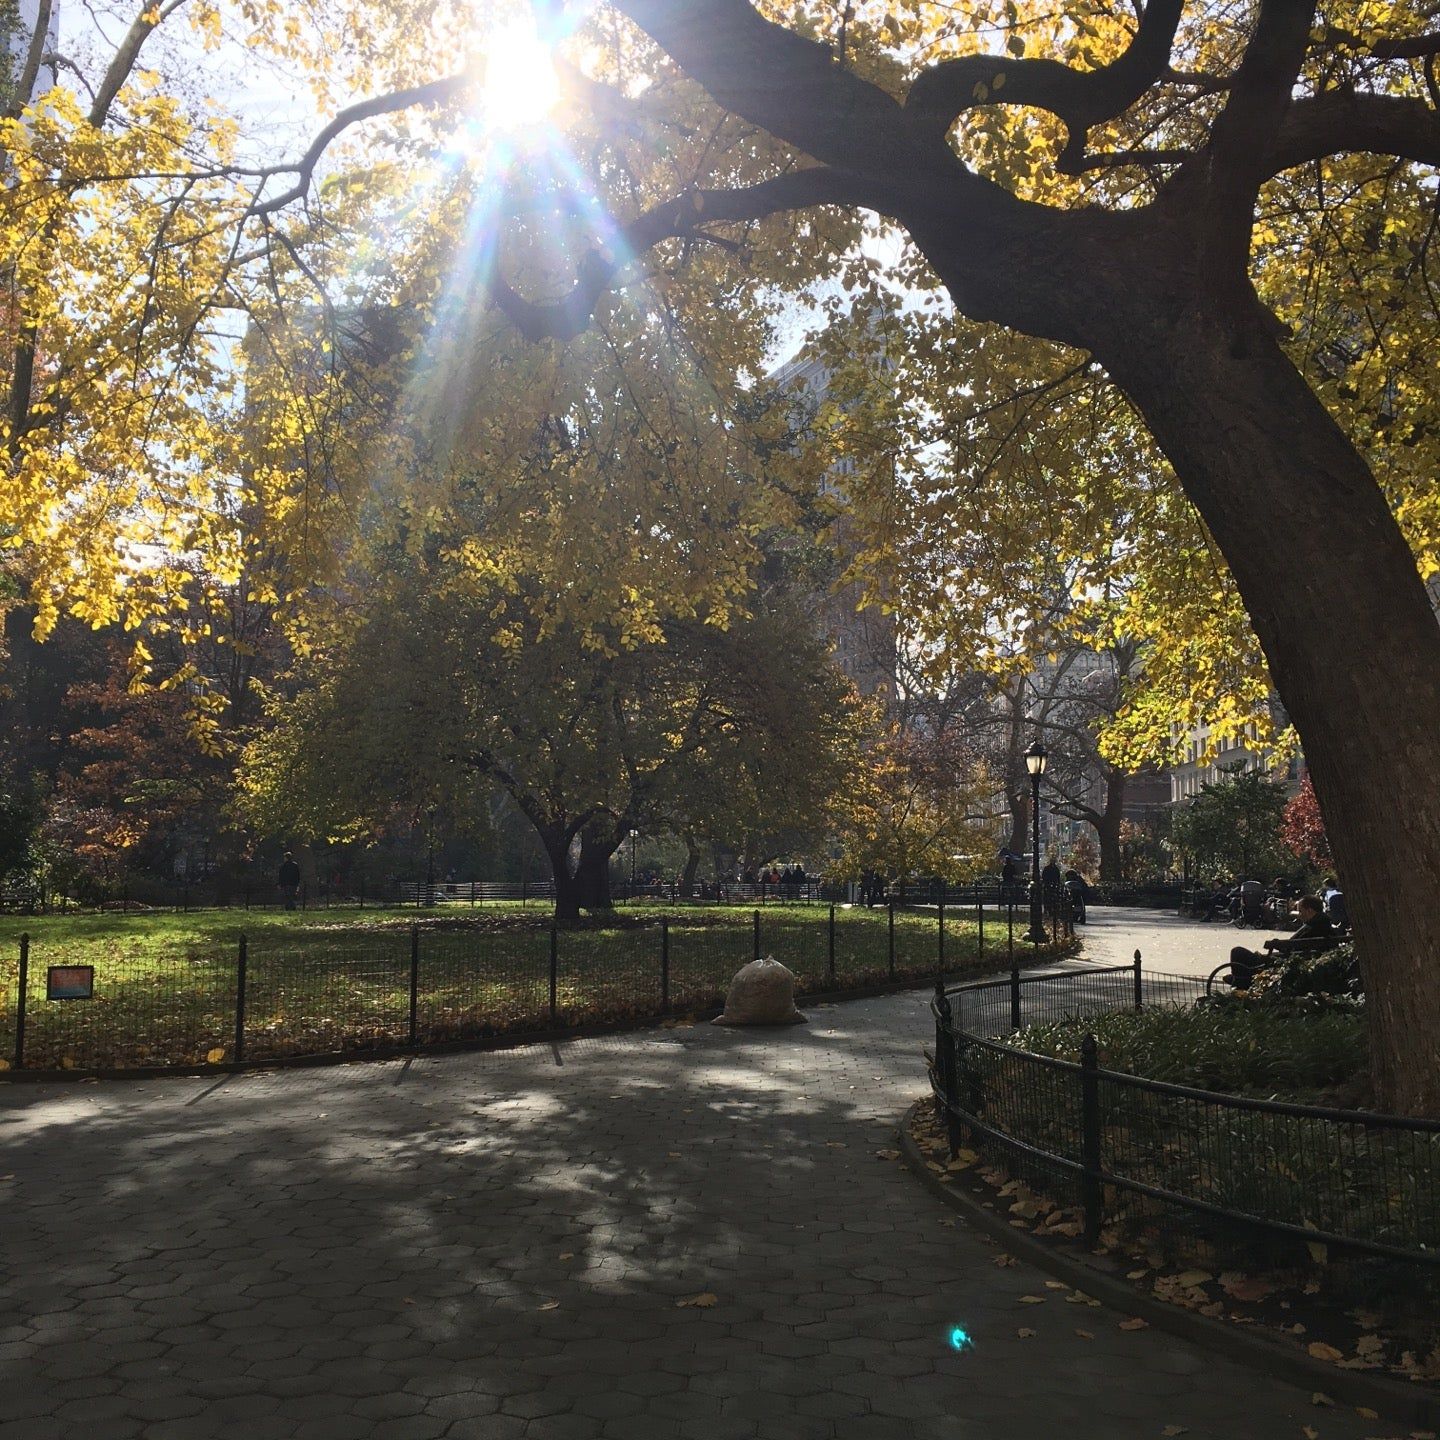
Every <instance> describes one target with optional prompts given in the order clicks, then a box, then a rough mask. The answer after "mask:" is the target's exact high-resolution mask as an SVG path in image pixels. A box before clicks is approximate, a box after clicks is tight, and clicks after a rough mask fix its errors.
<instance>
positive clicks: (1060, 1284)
mask: <svg viewBox="0 0 1440 1440" xmlns="http://www.w3.org/2000/svg"><path fill="white" fill-rule="evenodd" d="M1045 1288H1046V1289H1047V1290H1068V1289H1069V1288H1070V1287H1069V1286H1068V1285H1067V1284H1066V1283H1065V1282H1064V1281H1063V1280H1047V1281H1046V1282H1045Z"/></svg>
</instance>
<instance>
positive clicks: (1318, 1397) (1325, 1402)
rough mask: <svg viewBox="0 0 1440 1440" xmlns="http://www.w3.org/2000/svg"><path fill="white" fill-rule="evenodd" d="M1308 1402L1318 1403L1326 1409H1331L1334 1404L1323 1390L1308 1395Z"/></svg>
mask: <svg viewBox="0 0 1440 1440" xmlns="http://www.w3.org/2000/svg"><path fill="white" fill-rule="evenodd" d="M1310 1403H1311V1404H1312V1405H1319V1406H1321V1407H1322V1408H1323V1409H1326V1410H1329V1409H1332V1408H1333V1407H1334V1405H1335V1402H1334V1401H1333V1400H1332V1399H1331V1398H1330V1397H1329V1396H1328V1395H1327V1394H1326V1393H1325V1392H1324V1391H1323V1390H1317V1391H1316V1392H1315V1393H1314V1394H1313V1395H1312V1396H1311V1397H1310Z"/></svg>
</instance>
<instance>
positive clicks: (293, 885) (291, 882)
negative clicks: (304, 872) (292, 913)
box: [276, 850, 300, 910]
mask: <svg viewBox="0 0 1440 1440" xmlns="http://www.w3.org/2000/svg"><path fill="white" fill-rule="evenodd" d="M276 878H277V879H278V880H279V882H280V894H281V896H282V897H283V898H284V900H285V908H286V909H287V910H293V909H294V908H295V896H296V895H297V894H299V891H300V867H299V865H297V864H296V863H295V857H294V855H292V854H291V853H290V851H288V850H287V851H286V852H285V858H284V859H283V860H282V861H281V862H280V873H279V875H278V876H277V877H276Z"/></svg>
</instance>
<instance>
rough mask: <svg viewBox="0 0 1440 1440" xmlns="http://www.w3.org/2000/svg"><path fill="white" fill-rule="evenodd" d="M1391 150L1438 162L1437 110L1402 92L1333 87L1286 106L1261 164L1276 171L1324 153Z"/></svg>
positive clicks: (1439, 112)
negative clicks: (1363, 90)
mask: <svg viewBox="0 0 1440 1440" xmlns="http://www.w3.org/2000/svg"><path fill="white" fill-rule="evenodd" d="M1357 152H1358V153H1369V154H1375V155H1393V156H1395V157H1396V158H1397V159H1400V160H1413V161H1415V162H1417V163H1419V164H1422V165H1440V110H1436V109H1434V108H1432V107H1431V106H1429V105H1427V104H1426V103H1425V102H1424V101H1423V100H1420V99H1412V98H1406V97H1404V96H1400V95H1366V94H1360V93H1357V92H1356V91H1353V90H1331V91H1327V92H1326V93H1325V94H1324V95H1317V96H1315V97H1313V98H1312V99H1303V100H1296V101H1295V102H1294V104H1292V105H1291V106H1290V109H1289V111H1288V112H1287V114H1286V116H1285V121H1284V123H1283V124H1282V125H1281V127H1280V132H1279V134H1278V135H1277V136H1276V137H1275V143H1274V144H1273V145H1272V146H1271V147H1270V150H1269V152H1268V153H1267V155H1266V157H1265V170H1266V173H1267V174H1269V175H1278V174H1279V173H1280V172H1281V171H1282V170H1290V169H1293V168H1294V167H1295V166H1297V165H1304V164H1305V163H1307V162H1308V161H1311V160H1321V159H1324V158H1325V156H1327V155H1342V154H1349V153H1357Z"/></svg>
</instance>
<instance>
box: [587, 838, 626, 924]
mask: <svg viewBox="0 0 1440 1440" xmlns="http://www.w3.org/2000/svg"><path fill="white" fill-rule="evenodd" d="M622 833H623V832H621V831H618V830H617V829H616V828H615V826H614V825H613V824H611V823H610V822H609V821H608V820H605V821H598V822H592V823H591V824H589V825H587V826H585V828H584V829H583V830H581V832H580V859H579V862H578V863H577V864H576V866H575V883H576V885H577V886H578V887H579V891H580V904H581V905H582V906H583V907H584V908H585V909H586V910H592V911H593V910H602V911H608V910H613V909H614V908H615V899H614V896H613V895H612V894H611V893H610V857H611V856H612V855H613V854H614V853H615V852H616V850H618V849H619V848H620V835H621V834H622Z"/></svg>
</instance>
